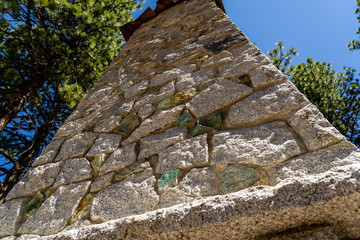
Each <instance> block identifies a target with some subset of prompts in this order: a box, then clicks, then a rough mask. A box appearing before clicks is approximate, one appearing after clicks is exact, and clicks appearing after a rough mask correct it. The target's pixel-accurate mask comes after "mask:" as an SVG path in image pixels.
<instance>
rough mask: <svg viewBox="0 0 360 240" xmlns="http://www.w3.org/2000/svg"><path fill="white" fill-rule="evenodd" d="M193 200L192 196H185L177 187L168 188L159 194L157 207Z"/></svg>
mask: <svg viewBox="0 0 360 240" xmlns="http://www.w3.org/2000/svg"><path fill="white" fill-rule="evenodd" d="M193 200H194V198H192V197H188V196H186V195H185V194H184V193H183V192H182V191H180V190H179V189H178V188H177V187H175V188H169V189H167V190H166V191H165V192H164V193H162V194H161V196H160V202H159V209H161V208H167V207H172V206H175V205H178V204H181V203H187V202H191V201H193Z"/></svg>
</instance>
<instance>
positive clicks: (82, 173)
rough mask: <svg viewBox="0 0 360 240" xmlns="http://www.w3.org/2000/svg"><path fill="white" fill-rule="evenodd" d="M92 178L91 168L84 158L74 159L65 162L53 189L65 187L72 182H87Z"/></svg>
mask: <svg viewBox="0 0 360 240" xmlns="http://www.w3.org/2000/svg"><path fill="white" fill-rule="evenodd" d="M91 177H92V168H91V166H90V163H89V161H88V160H87V159H86V158H74V159H70V160H67V161H65V164H64V166H63V167H62V169H61V171H60V173H59V176H58V177H57V179H56V181H55V183H54V185H53V187H58V186H61V185H67V184H69V183H73V182H79V181H82V180H89V179H91Z"/></svg>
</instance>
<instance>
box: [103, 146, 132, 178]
mask: <svg viewBox="0 0 360 240" xmlns="http://www.w3.org/2000/svg"><path fill="white" fill-rule="evenodd" d="M135 146H136V143H133V144H130V145H127V146H125V147H121V148H118V149H116V150H115V152H113V153H112V154H111V155H110V157H109V158H108V159H107V160H106V162H105V163H104V165H103V166H102V167H101V168H100V173H99V174H100V175H104V174H106V173H108V172H114V171H119V170H121V169H123V168H124V167H127V166H129V165H131V164H132V163H134V162H135V161H136V157H137V156H136V152H135Z"/></svg>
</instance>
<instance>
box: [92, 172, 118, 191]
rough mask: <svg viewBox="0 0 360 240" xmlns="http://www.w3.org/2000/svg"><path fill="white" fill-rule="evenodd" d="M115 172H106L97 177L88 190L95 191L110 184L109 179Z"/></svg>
mask: <svg viewBox="0 0 360 240" xmlns="http://www.w3.org/2000/svg"><path fill="white" fill-rule="evenodd" d="M114 175H115V173H113V172H112V173H108V174H106V175H103V176H101V177H98V178H97V179H96V180H95V181H94V182H93V183H92V184H91V189H90V192H97V191H99V190H102V189H104V188H106V187H108V186H110V185H111V180H112V179H113V177H114Z"/></svg>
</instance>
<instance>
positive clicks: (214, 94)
mask: <svg viewBox="0 0 360 240" xmlns="http://www.w3.org/2000/svg"><path fill="white" fill-rule="evenodd" d="M251 92H252V89H251V88H250V87H248V86H245V85H243V84H240V83H235V82H233V81H230V80H227V79H221V80H219V81H218V83H215V84H214V85H212V86H211V87H210V88H208V89H206V90H204V91H203V92H201V93H200V94H199V95H197V96H195V97H194V98H193V99H192V100H191V101H190V102H189V103H187V104H186V106H187V107H188V108H189V110H190V111H191V112H192V113H194V115H195V116H196V117H202V116H205V115H207V114H210V113H211V112H215V111H216V110H219V109H220V108H222V107H225V106H227V105H229V104H231V103H234V102H236V101H238V100H240V99H241V98H243V97H245V96H247V95H249V94H250V93H251Z"/></svg>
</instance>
